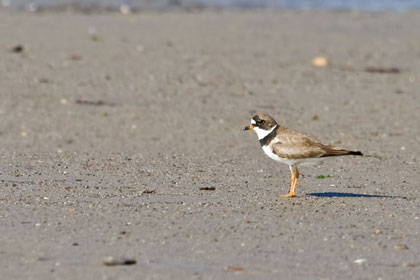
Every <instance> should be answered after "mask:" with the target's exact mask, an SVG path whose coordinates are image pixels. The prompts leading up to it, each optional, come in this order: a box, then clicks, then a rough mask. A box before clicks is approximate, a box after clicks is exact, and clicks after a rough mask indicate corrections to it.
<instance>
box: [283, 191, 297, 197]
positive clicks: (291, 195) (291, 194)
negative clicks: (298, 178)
mask: <svg viewBox="0 0 420 280" xmlns="http://www.w3.org/2000/svg"><path fill="white" fill-rule="evenodd" d="M295 195H296V193H294V192H289V193H288V194H283V195H281V196H280V197H294V196H295Z"/></svg>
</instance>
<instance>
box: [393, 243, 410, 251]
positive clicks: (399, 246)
mask: <svg viewBox="0 0 420 280" xmlns="http://www.w3.org/2000/svg"><path fill="white" fill-rule="evenodd" d="M394 249H395V250H397V251H402V250H408V246H407V245H405V244H397V245H395V246H394Z"/></svg>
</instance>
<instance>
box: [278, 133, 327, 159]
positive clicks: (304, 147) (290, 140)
mask: <svg viewBox="0 0 420 280" xmlns="http://www.w3.org/2000/svg"><path fill="white" fill-rule="evenodd" d="M277 139H278V140H280V142H278V143H276V144H273V146H272V147H273V152H274V153H275V154H276V155H278V156H279V157H282V158H288V159H301V158H318V157H322V156H323V155H324V154H325V150H324V149H323V147H324V145H322V144H321V143H319V142H317V141H315V140H313V139H310V138H308V137H306V136H304V135H301V134H294V135H290V134H289V135H278V136H277Z"/></svg>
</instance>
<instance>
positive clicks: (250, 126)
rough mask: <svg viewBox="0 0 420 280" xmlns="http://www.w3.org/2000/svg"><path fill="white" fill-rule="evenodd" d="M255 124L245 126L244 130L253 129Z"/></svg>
mask: <svg viewBox="0 0 420 280" xmlns="http://www.w3.org/2000/svg"><path fill="white" fill-rule="evenodd" d="M253 129H254V126H253V125H252V124H250V125H248V126H245V128H244V130H253Z"/></svg>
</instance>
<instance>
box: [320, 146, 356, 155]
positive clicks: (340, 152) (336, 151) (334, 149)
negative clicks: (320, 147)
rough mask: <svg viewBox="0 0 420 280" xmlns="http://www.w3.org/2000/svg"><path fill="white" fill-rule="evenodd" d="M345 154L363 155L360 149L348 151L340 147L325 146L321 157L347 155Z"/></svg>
mask: <svg viewBox="0 0 420 280" xmlns="http://www.w3.org/2000/svg"><path fill="white" fill-rule="evenodd" d="M347 155H355V156H363V153H362V152H360V151H349V150H346V149H342V148H337V147H333V146H327V147H326V149H325V154H324V155H323V157H334V156H347Z"/></svg>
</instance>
